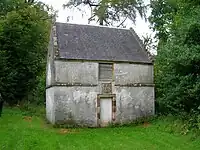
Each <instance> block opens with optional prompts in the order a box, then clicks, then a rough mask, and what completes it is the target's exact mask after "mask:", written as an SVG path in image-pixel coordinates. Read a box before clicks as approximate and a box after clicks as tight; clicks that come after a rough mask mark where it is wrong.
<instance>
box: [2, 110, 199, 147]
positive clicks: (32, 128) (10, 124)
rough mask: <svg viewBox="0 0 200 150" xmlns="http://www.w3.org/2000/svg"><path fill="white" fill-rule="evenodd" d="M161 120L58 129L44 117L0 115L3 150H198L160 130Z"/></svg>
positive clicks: (182, 138)
mask: <svg viewBox="0 0 200 150" xmlns="http://www.w3.org/2000/svg"><path fill="white" fill-rule="evenodd" d="M161 127H162V121H160V120H159V121H155V122H153V123H150V124H149V125H148V126H143V125H139V126H136V127H134V126H129V127H117V128H99V129H98V128H95V129H89V128H84V129H58V128H53V127H52V126H51V125H50V124H46V123H45V121H44V119H43V118H42V117H37V116H32V117H30V118H29V117H25V116H24V113H22V112H21V111H19V110H18V109H5V110H4V113H3V116H2V118H0V150H129V149H130V150H199V149H200V140H198V139H196V140H191V139H190V138H189V137H188V136H181V135H175V134H170V133H168V132H163V131H161V130H160V128H161Z"/></svg>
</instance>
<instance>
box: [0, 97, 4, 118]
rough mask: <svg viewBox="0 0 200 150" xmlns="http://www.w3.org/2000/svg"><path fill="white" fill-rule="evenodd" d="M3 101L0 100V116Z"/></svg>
mask: <svg viewBox="0 0 200 150" xmlns="http://www.w3.org/2000/svg"><path fill="white" fill-rule="evenodd" d="M3 102H4V101H1V100H0V117H1V114H2V111H3Z"/></svg>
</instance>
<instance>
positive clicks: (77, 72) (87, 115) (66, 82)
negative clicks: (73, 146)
mask: <svg viewBox="0 0 200 150" xmlns="http://www.w3.org/2000/svg"><path fill="white" fill-rule="evenodd" d="M113 73H114V81H113V83H112V84H113V86H112V88H113V89H112V91H113V93H112V94H115V95H116V122H118V123H125V122H129V121H132V120H134V119H136V118H137V117H142V116H149V115H153V114H154V87H153V66H152V65H144V64H125V63H116V64H114V71H113ZM101 83H102V82H99V81H98V63H97V62H64V61H60V60H59V61H58V60H56V61H55V85H53V87H52V88H50V89H47V95H46V96H47V113H48V114H47V118H48V119H49V120H50V121H51V122H52V123H55V122H56V123H68V124H78V125H83V126H97V95H98V94H101ZM52 94H53V96H52ZM52 104H54V105H53V106H54V107H52ZM52 114H54V115H52Z"/></svg>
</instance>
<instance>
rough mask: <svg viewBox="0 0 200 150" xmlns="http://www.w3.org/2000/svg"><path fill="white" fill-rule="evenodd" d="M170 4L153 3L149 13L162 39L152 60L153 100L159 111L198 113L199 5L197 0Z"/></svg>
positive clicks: (199, 79)
mask: <svg viewBox="0 0 200 150" xmlns="http://www.w3.org/2000/svg"><path fill="white" fill-rule="evenodd" d="M158 1H161V0H153V1H152V4H154V3H157V2H158ZM162 2H163V4H167V3H169V1H168V0H162ZM173 6H176V7H172V5H170V7H169V5H163V6H162V7H160V4H159V5H154V7H153V11H152V16H151V19H152V20H151V21H152V26H153V28H154V29H155V30H156V31H157V32H158V34H159V35H158V37H159V40H161V41H162V42H161V43H160V44H159V46H158V55H157V56H156V60H155V83H156V95H157V98H156V99H157V104H158V106H159V107H158V108H159V111H161V112H166V113H168V112H170V113H180V112H187V113H191V112H194V111H196V112H198V113H199V106H200V96H199V92H200V68H199V66H200V41H199V37H200V25H199V16H200V5H199V3H197V1H191V0H176V1H175V3H174V5H173ZM174 8H175V9H174ZM168 9H170V10H171V9H172V10H174V11H171V12H170V11H167V10H168ZM163 26H164V27H163ZM162 27H163V28H162ZM163 39H164V40H163Z"/></svg>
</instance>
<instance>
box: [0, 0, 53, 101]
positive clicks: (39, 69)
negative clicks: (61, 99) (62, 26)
mask: <svg viewBox="0 0 200 150" xmlns="http://www.w3.org/2000/svg"><path fill="white" fill-rule="evenodd" d="M0 2H1V1H0ZM6 2H8V3H4V2H3V3H0V4H1V5H0V6H1V7H3V8H6V9H4V10H3V11H1V12H3V13H1V20H0V62H1V63H0V92H1V94H2V97H3V99H4V100H6V101H7V102H8V103H9V104H16V103H18V101H20V100H22V99H23V98H24V97H25V96H26V95H27V93H28V92H29V91H31V90H32V89H33V88H34V87H35V84H36V78H37V76H39V75H40V74H41V73H43V71H44V70H45V65H46V64H45V58H46V53H47V44H48V41H49V31H50V24H51V14H48V12H47V11H46V10H44V7H43V6H42V5H41V3H30V1H29V3H25V2H24V0H23V1H22V0H15V1H6ZM4 6H5V7H4Z"/></svg>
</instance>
